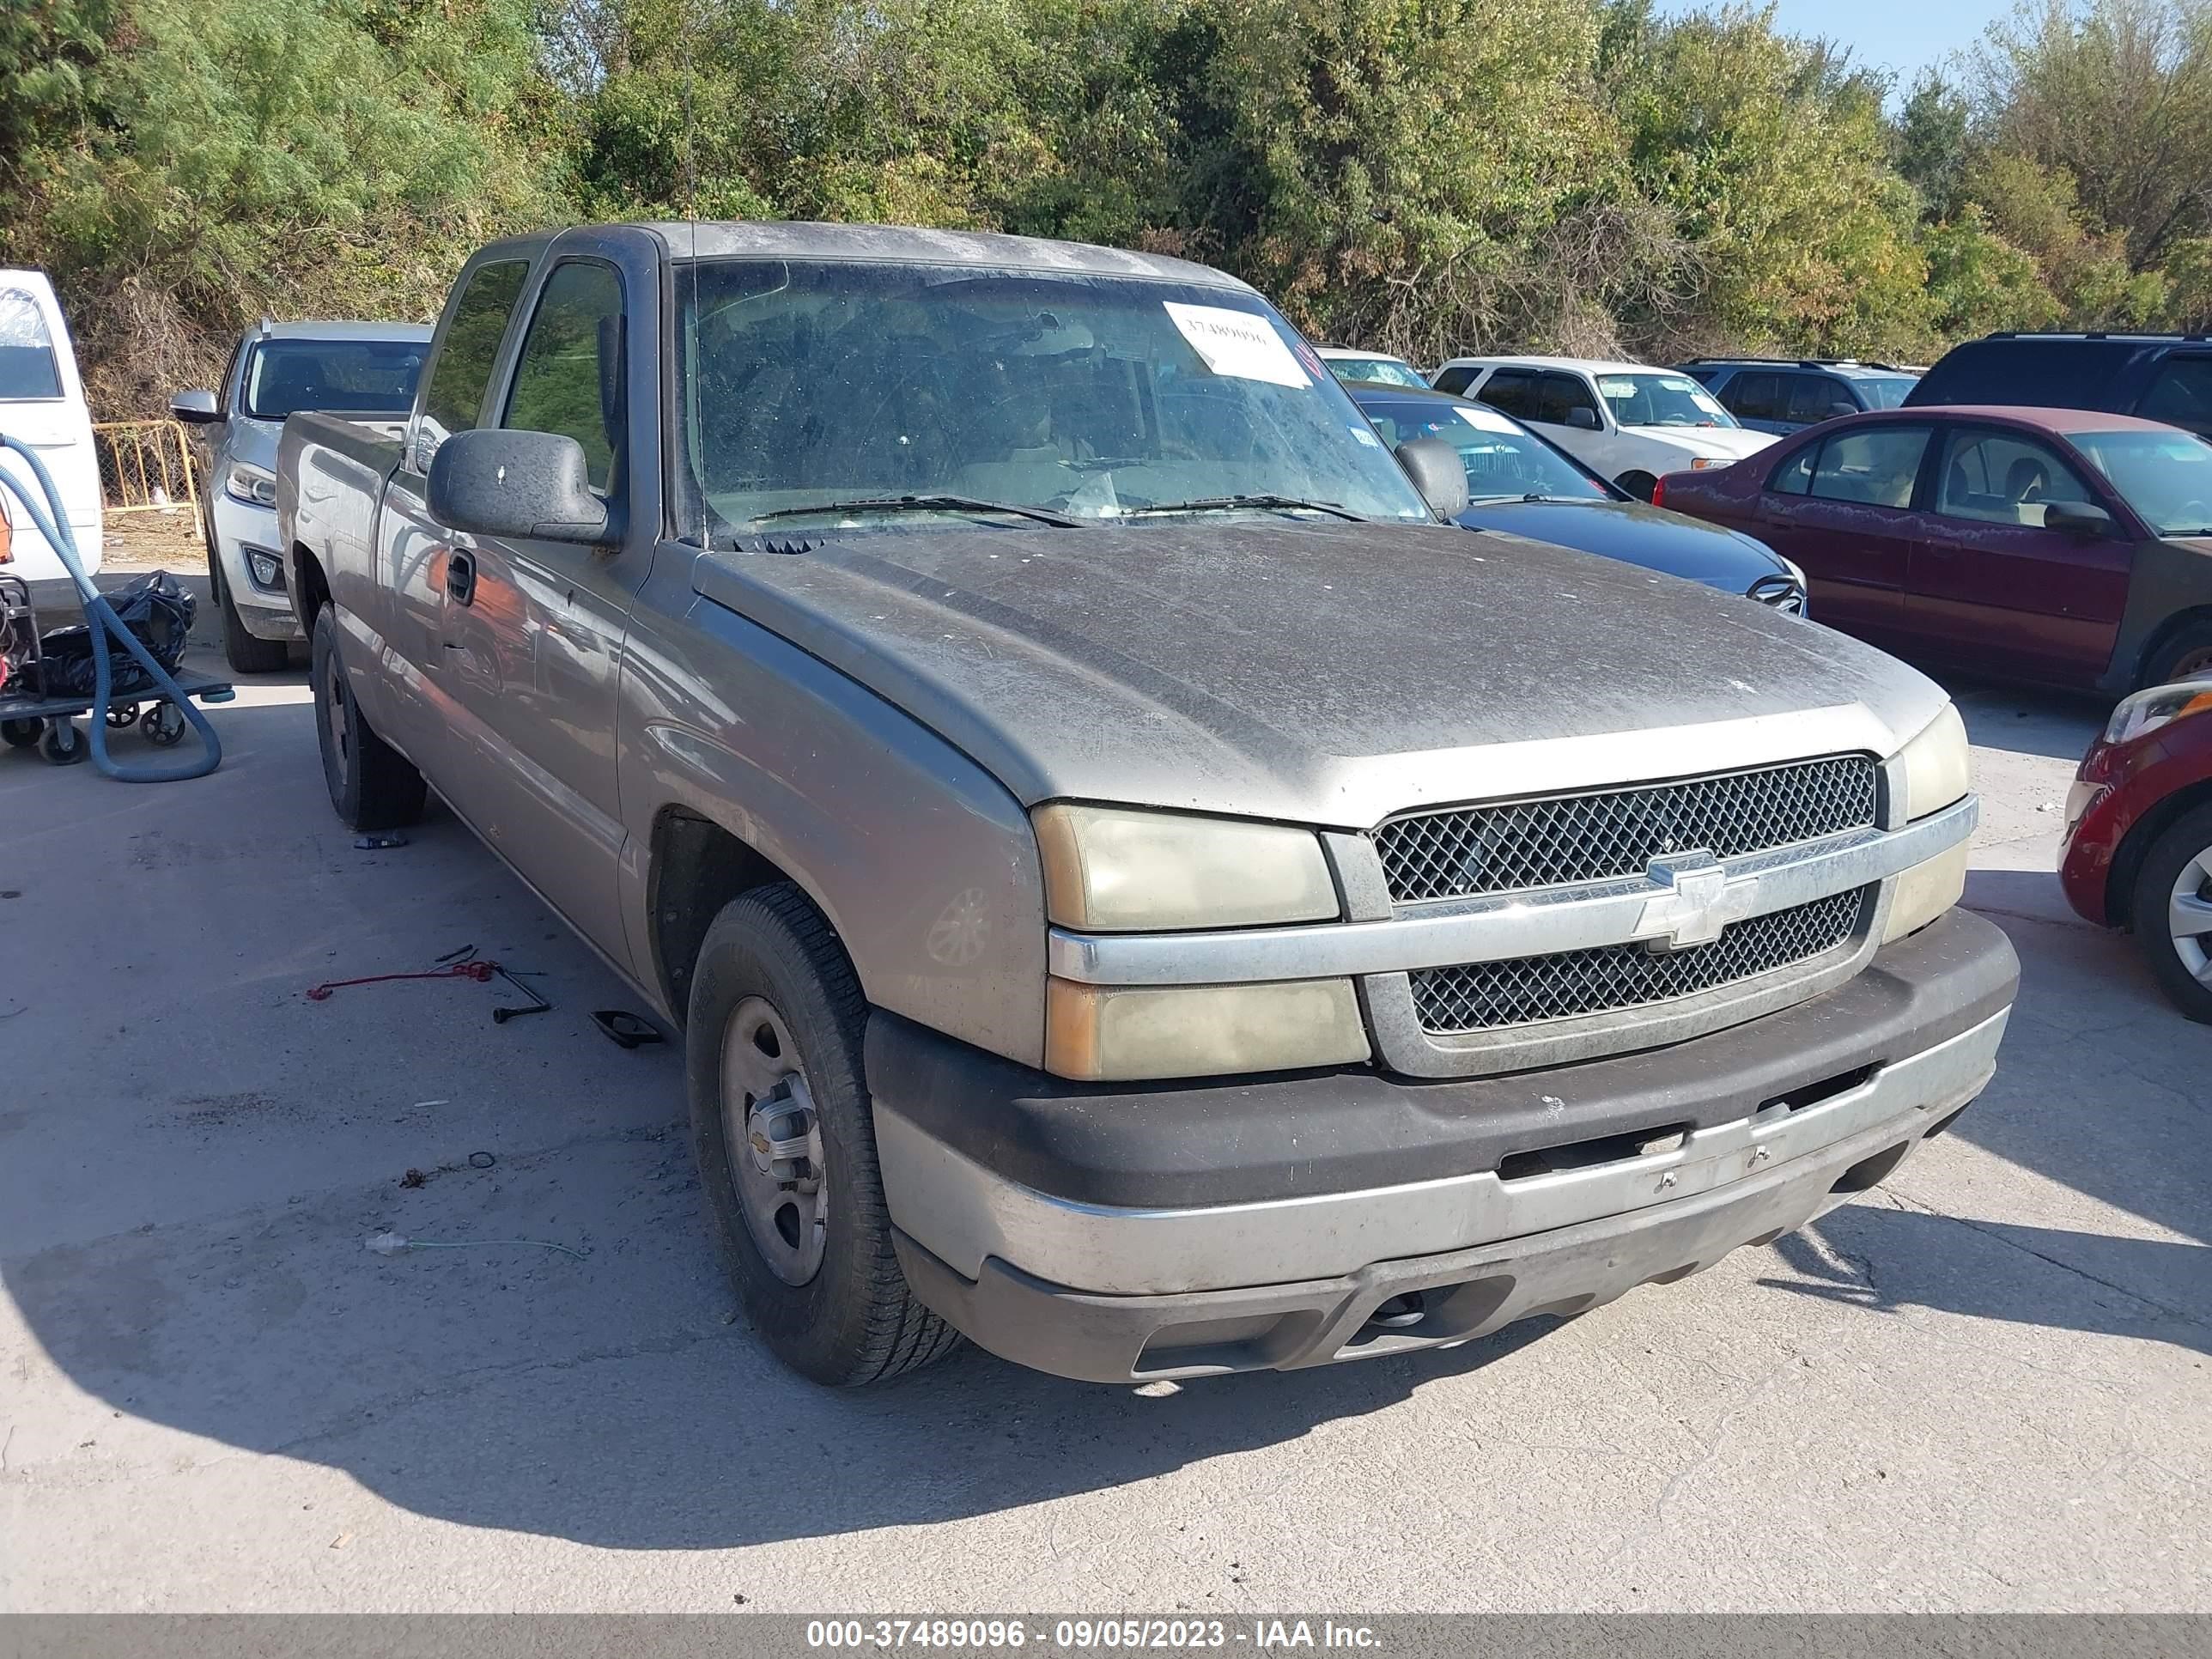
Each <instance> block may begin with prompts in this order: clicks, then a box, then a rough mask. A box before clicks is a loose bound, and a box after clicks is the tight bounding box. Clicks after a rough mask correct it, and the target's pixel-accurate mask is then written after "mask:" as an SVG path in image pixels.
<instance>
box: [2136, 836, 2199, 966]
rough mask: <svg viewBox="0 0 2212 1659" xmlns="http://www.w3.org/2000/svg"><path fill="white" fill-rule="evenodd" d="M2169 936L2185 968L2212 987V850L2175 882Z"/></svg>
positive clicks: (2168, 904)
mask: <svg viewBox="0 0 2212 1659" xmlns="http://www.w3.org/2000/svg"><path fill="white" fill-rule="evenodd" d="M2137 925H2138V926H2141V925H2142V924H2141V921H2140V919H2139V920H2138V922H2137ZM2166 937H2167V938H2169V939H2172V941H2173V951H2174V954H2175V955H2176V956H2178V957H2180V958H2181V965H2182V966H2183V967H2184V968H2186V969H2188V970H2189V972H2190V974H2191V976H2192V977H2193V978H2195V979H2196V980H2197V981H2198V982H2199V983H2201V984H2205V985H2212V948H2208V946H2212V847H2208V848H2205V849H2204V850H2203V852H2201V853H2199V854H2197V856H2196V857H2195V858H2193V859H2191V860H2189V862H2188V863H2186V864H2185V865H2183V866H2181V873H2180V874H2179V875H2178V876H2176V877H2175V878H2173V890H2172V892H2170V893H2169V894H2168V895H2167V896H2166Z"/></svg>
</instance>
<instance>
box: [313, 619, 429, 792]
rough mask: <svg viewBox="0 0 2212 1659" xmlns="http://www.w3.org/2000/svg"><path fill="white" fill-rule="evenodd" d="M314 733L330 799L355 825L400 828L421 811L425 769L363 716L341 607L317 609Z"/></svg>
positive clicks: (314, 637)
mask: <svg viewBox="0 0 2212 1659" xmlns="http://www.w3.org/2000/svg"><path fill="white" fill-rule="evenodd" d="M313 659H314V660H313V678H314V684H315V735H316V738H317V740H318V741H319V744H320V745H321V747H322V751H323V782H324V784H325V786H326V787H328V788H329V790H330V792H331V805H332V806H333V807H335V808H336V809H337V815H338V817H340V818H341V819H342V820H343V821H344V823H345V824H346V827H347V828H349V829H399V828H401V827H402V826H404V825H406V824H410V823H414V822H415V820H416V819H417V818H419V817H422V802H423V798H424V793H425V790H424V786H423V782H422V774H421V773H420V772H418V771H416V769H415V768H414V767H413V766H412V765H411V764H410V763H409V762H408V760H407V757H405V756H404V755H402V754H401V753H400V752H399V751H398V750H396V749H394V748H393V747H392V745H391V744H388V743H386V742H385V741H384V739H383V738H380V737H378V736H377V735H376V733H375V732H374V730H372V729H371V728H370V726H369V724H368V721H367V720H364V719H363V718H362V713H361V708H360V705H359V704H357V703H356V702H354V699H353V688H352V687H351V686H350V685H349V684H347V683H346V675H345V664H344V663H343V661H341V660H340V659H339V657H338V623H337V607H336V606H334V605H324V606H323V608H322V609H321V610H319V611H316V612H315V631H314V636H313Z"/></svg>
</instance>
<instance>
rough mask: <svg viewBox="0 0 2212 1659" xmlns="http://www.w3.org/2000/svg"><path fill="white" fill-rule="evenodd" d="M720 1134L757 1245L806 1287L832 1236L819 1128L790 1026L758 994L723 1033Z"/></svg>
mask: <svg viewBox="0 0 2212 1659" xmlns="http://www.w3.org/2000/svg"><path fill="white" fill-rule="evenodd" d="M722 1139H723V1145H724V1147H725V1149H726V1153H727V1157H728V1162H729V1166H730V1185H731V1188H732V1191H733V1192H734V1194H735V1195H736V1198H737V1200H738V1210H739V1211H740V1212H742V1213H743V1215H744V1218H745V1227H746V1230H747V1231H749V1232H750V1234H751V1235H752V1241H753V1245H754V1248H755V1249H757V1250H758V1251H759V1252H760V1255H761V1259H762V1261H764V1262H766V1263H767V1264H768V1267H769V1270H770V1271H771V1272H773V1273H775V1276H776V1277H777V1278H779V1279H781V1280H783V1282H784V1283H785V1284H787V1285H804V1284H806V1283H807V1282H808V1281H810V1280H811V1279H813V1277H814V1275H815V1274H816V1273H817V1272H819V1271H820V1270H821V1267H822V1253H823V1245H824V1243H825V1242H826V1240H827V1238H828V1235H829V1190H828V1186H827V1183H826V1182H824V1180H823V1157H822V1125H821V1121H820V1119H819V1118H818V1117H817V1115H816V1113H815V1110H814V1096H813V1092H812V1091H811V1088H810V1087H809V1086H808V1084H807V1081H806V1069H805V1062H804V1060H802V1059H801V1057H800V1055H799V1049H798V1046H797V1045H796V1044H795V1043H793V1041H792V1039H791V1030H790V1028H789V1027H788V1026H787V1025H786V1024H785V1023H784V1020H783V1017H782V1016H781V1014H779V1013H777V1012H776V1011H775V1007H774V1006H773V1005H771V1004H770V1003H769V1001H768V1000H767V999H765V998H763V997H747V998H746V999H745V1000H744V1001H742V1002H740V1003H739V1004H738V1006H737V1008H736V1009H735V1010H734V1011H733V1012H732V1014H731V1016H730V1024H729V1026H728V1028H727V1030H725V1032H724V1033H723V1036H722Z"/></svg>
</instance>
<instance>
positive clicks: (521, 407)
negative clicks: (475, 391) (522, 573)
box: [500, 259, 625, 495]
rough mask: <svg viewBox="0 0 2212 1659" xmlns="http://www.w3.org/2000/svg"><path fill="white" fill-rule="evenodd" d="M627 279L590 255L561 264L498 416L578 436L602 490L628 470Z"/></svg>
mask: <svg viewBox="0 0 2212 1659" xmlns="http://www.w3.org/2000/svg"><path fill="white" fill-rule="evenodd" d="M622 320H623V290H622V278H621V277H620V276H617V274H616V273H615V271H614V269H613V268H612V267H611V266H609V265H603V264H599V263H598V262H597V261H596V260H586V259H576V260H571V261H569V262H568V263H567V264H562V265H559V266H556V268H555V270H554V271H553V274H552V275H551V276H549V277H548V278H546V281H545V288H544V292H543V293H542V294H540V295H539V296H538V310H537V313H536V314H535V315H533V316H532V318H531V319H530V331H529V332H528V333H527V334H526V335H524V336H523V338H522V352H521V355H520V356H519V357H518V358H517V359H516V360H515V365H514V384H513V386H512V388H510V389H509V391H508V392H507V413H506V414H505V416H502V417H501V421H500V424H501V426H502V427H507V428H514V429H519V430H521V431H526V432H556V433H559V434H560V435H562V436H563V437H567V438H574V440H575V441H576V442H577V444H578V445H579V446H580V447H581V448H582V449H583V452H584V462H585V465H586V470H587V471H588V472H589V474H590V477H591V481H592V489H596V490H597V491H599V494H600V495H607V494H609V493H611V491H612V490H614V489H615V488H616V487H617V479H618V477H619V476H620V474H621V470H622V467H621V458H622V452H623V422H624V418H625V416H624V411H623V332H622Z"/></svg>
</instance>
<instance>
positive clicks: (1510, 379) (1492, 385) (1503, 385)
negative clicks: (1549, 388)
mask: <svg viewBox="0 0 2212 1659" xmlns="http://www.w3.org/2000/svg"><path fill="white" fill-rule="evenodd" d="M1474 395H1475V398H1476V399H1477V400H1478V401H1479V402H1481V403H1486V404H1489V405H1490V406H1491V407H1492V409H1502V410H1504V411H1505V412H1506V413H1507V414H1508V415H1517V416H1520V417H1521V418H1522V420H1524V421H1540V420H1541V419H1543V416H1541V415H1539V414H1538V413H1537V412H1536V405H1537V392H1536V376H1535V375H1534V374H1530V373H1529V372H1528V370H1527V369H1525V368H1501V369H1499V370H1498V372H1497V373H1496V374H1493V375H1492V376H1491V377H1490V378H1489V379H1488V380H1485V381H1484V382H1483V383H1482V389H1481V390H1480V392H1476V393H1475V394H1474Z"/></svg>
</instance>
